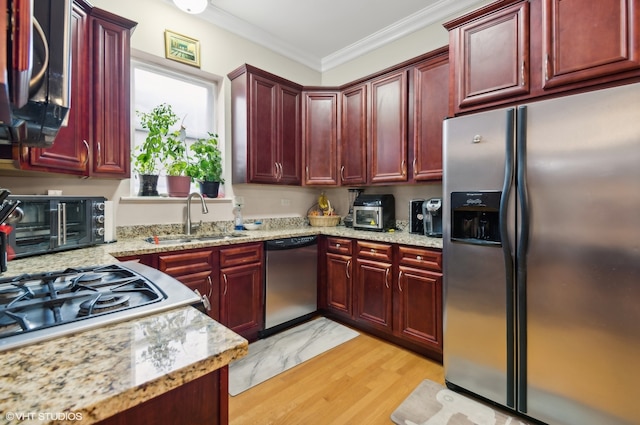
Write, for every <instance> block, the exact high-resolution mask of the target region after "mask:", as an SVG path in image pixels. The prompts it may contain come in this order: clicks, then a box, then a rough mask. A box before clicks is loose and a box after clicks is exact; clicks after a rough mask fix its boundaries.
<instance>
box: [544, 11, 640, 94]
mask: <svg viewBox="0 0 640 425" xmlns="http://www.w3.org/2000/svg"><path fill="white" fill-rule="evenodd" d="M638 9H640V2H638V1H637V0H591V1H585V0H544V1H543V34H542V36H543V49H544V52H543V60H544V64H543V66H544V82H543V84H544V87H545V88H550V87H555V86H559V85H563V84H570V83H574V82H577V81H582V80H586V79H590V78H597V77H603V76H606V75H610V74H616V73H620V72H624V71H628V70H633V69H638V68H640V13H639V12H638Z"/></svg>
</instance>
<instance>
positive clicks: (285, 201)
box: [280, 198, 291, 207]
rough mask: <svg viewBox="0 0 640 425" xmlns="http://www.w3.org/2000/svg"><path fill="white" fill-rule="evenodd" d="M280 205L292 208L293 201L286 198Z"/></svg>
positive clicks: (281, 200)
mask: <svg viewBox="0 0 640 425" xmlns="http://www.w3.org/2000/svg"><path fill="white" fill-rule="evenodd" d="M280 205H282V206H283V207H290V206H291V199H286V198H282V199H280Z"/></svg>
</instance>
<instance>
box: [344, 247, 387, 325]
mask: <svg viewBox="0 0 640 425" xmlns="http://www.w3.org/2000/svg"><path fill="white" fill-rule="evenodd" d="M356 276H357V283H356V286H355V290H356V306H355V312H354V313H355V318H356V320H358V321H360V322H363V323H366V324H367V325H371V326H373V327H374V328H377V329H379V330H382V331H385V332H389V333H390V332H391V331H392V328H391V326H392V309H393V302H392V285H393V282H392V281H393V275H392V265H391V263H383V262H379V261H372V260H366V259H361V258H358V259H357V271H356Z"/></svg>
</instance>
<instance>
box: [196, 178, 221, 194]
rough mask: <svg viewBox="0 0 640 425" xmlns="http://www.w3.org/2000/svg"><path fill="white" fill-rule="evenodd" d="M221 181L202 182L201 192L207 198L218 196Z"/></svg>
mask: <svg viewBox="0 0 640 425" xmlns="http://www.w3.org/2000/svg"><path fill="white" fill-rule="evenodd" d="M218 189H220V182H208V181H207V182H200V193H201V194H203V195H204V196H206V197H207V198H217V197H218Z"/></svg>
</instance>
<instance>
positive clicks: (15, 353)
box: [0, 226, 442, 425]
mask: <svg viewBox="0 0 640 425" xmlns="http://www.w3.org/2000/svg"><path fill="white" fill-rule="evenodd" d="M241 233H242V236H240V237H232V238H229V239H222V240H215V241H196V242H189V243H177V244H166V245H155V244H151V243H149V242H146V241H145V239H146V238H148V237H149V236H152V235H151V234H149V233H148V230H145V229H144V228H141V229H140V231H139V233H137V234H136V235H135V237H132V236H129V237H127V238H122V239H120V240H119V241H117V242H115V243H110V244H103V245H98V246H94V247H90V248H83V249H77V250H70V251H65V252H60V253H55V254H48V255H42V256H36V257H29V258H24V259H19V260H14V261H10V262H9V266H8V267H9V270H8V272H6V273H5V274H3V276H2V277H8V276H16V275H20V274H23V273H38V272H46V271H54V270H64V269H66V268H69V267H83V266H92V265H104V264H113V263H116V262H118V260H117V259H116V257H125V256H137V255H142V254H150V253H157V252H167V251H176V250H181V249H192V248H203V247H212V246H221V245H233V244H238V243H246V242H258V241H266V240H271V239H278V238H284V237H295V236H307V235H328V236H337V237H344V238H354V239H361V240H370V241H377V242H387V243H398V244H406V245H413V246H419V247H427V248H436V249H441V248H442V239H438V238H429V237H425V236H422V235H414V234H410V233H407V232H404V231H397V232H385V233H381V232H370V231H359V230H353V229H351V228H346V227H342V226H338V227H310V226H296V227H286V228H278V229H274V230H256V231H243V232H241ZM129 234H130V235H131V233H129ZM196 236H197V235H196ZM163 237H166V236H160V238H163ZM160 330H161V332H160ZM185 347H188V350H187V349H185ZM247 347H248V346H247V341H246V340H245V339H244V338H242V337H240V336H238V335H237V334H235V333H233V332H232V331H230V330H229V329H227V328H225V327H224V326H222V325H221V324H219V323H217V322H216V321H214V320H212V319H210V318H209V317H208V316H206V315H204V314H202V313H200V312H198V311H197V310H196V309H194V308H191V307H184V308H179V309H176V310H171V311H169V312H164V313H159V314H156V315H153V316H147V317H144V318H140V319H136V320H131V321H129V322H120V323H116V324H113V325H108V326H105V327H102V328H96V329H92V330H88V331H85V332H82V333H78V334H74V335H68V336H63V337H60V338H56V339H53V340H48V341H43V342H40V343H36V344H32V345H28V346H24V347H21V348H16V349H14V350H8V351H5V352H0V364H1V365H2V366H3V367H2V372H1V373H0V418H2V419H5V421H6V423H8V424H18V423H19V424H39V425H41V424H47V423H56V424H58V423H69V424H71V423H83V424H90V423H94V422H95V421H98V420H101V419H104V418H106V417H109V416H112V415H113V414H116V413H118V412H120V411H123V410H126V409H127V408H129V407H132V406H135V405H137V404H140V403H142V402H144V401H146V400H148V399H151V398H153V397H155V396H157V395H160V394H162V393H164V392H166V391H169V390H171V389H173V388H175V387H178V386H179V385H182V384H183V383H185V382H189V381H191V380H193V379H196V378H198V377H200V376H202V375H204V374H206V373H209V372H211V371H214V370H216V369H219V368H220V367H223V366H225V365H227V364H228V363H229V362H231V361H232V360H234V359H237V358H240V357H242V356H244V355H246V353H247V349H248V348H247ZM187 351H188V352H187ZM9 412H10V413H11V414H17V415H20V414H24V415H27V417H29V418H30V419H22V420H21V419H20V418H19V417H15V418H14V419H13V420H9V419H8V417H7V416H6V415H7V413H9ZM61 412H73V413H76V414H81V415H82V416H83V420H82V421H81V422H78V421H73V420H69V421H48V420H41V419H40V418H39V415H40V414H45V415H46V414H47V413H49V414H56V413H61ZM29 415H31V416H29ZM1 421H2V420H1V419H0V422H1Z"/></svg>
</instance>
